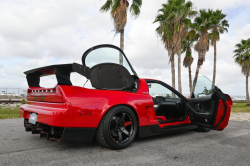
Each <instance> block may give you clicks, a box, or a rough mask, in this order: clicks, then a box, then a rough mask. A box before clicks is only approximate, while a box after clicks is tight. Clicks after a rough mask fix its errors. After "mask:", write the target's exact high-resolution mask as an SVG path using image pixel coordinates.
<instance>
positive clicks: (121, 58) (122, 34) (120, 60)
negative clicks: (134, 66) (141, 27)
mask: <svg viewBox="0 0 250 166" xmlns="http://www.w3.org/2000/svg"><path fill="white" fill-rule="evenodd" d="M120 35H121V36H120V48H121V50H122V51H124V29H123V30H121V32H120ZM119 62H120V65H123V55H122V54H121V53H120V58H119Z"/></svg>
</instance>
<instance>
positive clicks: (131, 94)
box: [20, 45, 232, 149]
mask: <svg viewBox="0 0 250 166" xmlns="http://www.w3.org/2000/svg"><path fill="white" fill-rule="evenodd" d="M72 72H76V73H78V74H80V75H81V76H84V77H86V79H87V80H89V81H90V83H91V85H92V88H86V87H79V86H74V85H72V83H71V80H70V74H71V73H72ZM24 73H25V74H26V78H27V82H28V85H29V89H28V94H27V103H26V104H25V105H23V106H21V107H20V116H22V117H23V118H24V127H25V130H26V131H31V132H32V134H40V137H43V136H46V137H47V140H57V141H60V140H72V141H92V140H93V139H96V140H97V141H98V142H99V143H100V144H101V145H102V146H105V147H108V148H112V149H122V148H126V147H127V146H129V145H130V144H131V142H132V141H133V140H134V139H135V137H136V135H138V136H139V137H147V136H152V135H158V134H163V133H169V132H174V131H181V130H188V129H194V128H197V127H198V129H199V130H202V131H209V130H210V129H214V130H219V131H221V130H223V129H224V128H225V127H226V126H227V125H228V121H229V116H230V112H231V106H232V100H231V98H230V96H229V95H226V94H224V93H222V92H221V90H220V89H218V88H217V87H216V86H215V87H214V88H213V91H211V93H212V94H210V95H204V94H202V95H201V94H199V95H198V94H197V93H196V94H195V95H197V96H198V97H196V98H195V97H194V96H193V98H191V99H189V100H188V99H187V98H185V97H184V96H183V95H182V94H180V93H179V92H178V91H176V90H175V89H173V88H172V87H171V86H169V85H168V84H166V83H164V82H162V81H158V80H154V79H143V78H139V77H138V75H137V74H136V72H135V70H134V68H133V67H132V65H131V64H130V62H129V61H128V59H127V57H126V56H125V54H124V53H123V51H122V50H121V49H120V48H118V47H116V46H113V45H99V46H95V47H92V48H90V49H89V50H87V51H86V52H85V53H84V54H83V56H82V65H81V64H77V63H73V64H63V65H52V66H47V67H41V68H37V69H33V70H29V71H26V72H24ZM52 74H54V75H55V76H56V79H57V85H56V86H55V87H53V88H43V87H40V77H43V76H47V75H52ZM79 77H80V76H79ZM199 80H201V81H200V82H201V84H199V83H197V85H199V86H200V87H201V88H202V89H204V87H205V90H206V91H209V89H211V87H212V84H210V85H209V86H207V85H205V84H207V81H206V80H205V81H204V80H203V79H199ZM199 80H198V81H199ZM199 86H196V89H199V88H200V87H199ZM207 88H208V89H207ZM199 96H201V97H199Z"/></svg>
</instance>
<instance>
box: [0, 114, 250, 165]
mask: <svg viewBox="0 0 250 166" xmlns="http://www.w3.org/2000/svg"><path fill="white" fill-rule="evenodd" d="M0 165H1V166H2V165H4V166H5V165H19V166H20V165H32V166H35V165H53V166H55V165H72V166H74V165H90V166H95V165H98V166H103V165H107V166H109V165H119V166H121V165H126V166H127V165H143V166H145V165H157V166H158V165H159V166H161V165H171V166H172V165H178V166H180V165H185V166H186V165H192V166H193V165H199V166H201V165H216V166H217V165H232V166H235V165H237V166H240V165H242V166H248V165H249V166H250V122H239V121H230V122H229V126H228V127H227V128H226V129H225V130H224V131H210V132H208V133H201V132H197V131H185V132H178V133H173V134H165V135H161V136H154V137H149V138H144V139H137V140H135V141H134V142H133V143H132V145H131V146H130V147H128V148H126V149H124V150H118V151H114V150H110V149H106V148H103V147H101V146H99V145H98V144H97V143H95V142H93V143H77V142H56V141H51V142H47V141H46V139H45V138H39V135H32V134H31V133H28V132H25V131H24V127H23V119H8V120H0Z"/></svg>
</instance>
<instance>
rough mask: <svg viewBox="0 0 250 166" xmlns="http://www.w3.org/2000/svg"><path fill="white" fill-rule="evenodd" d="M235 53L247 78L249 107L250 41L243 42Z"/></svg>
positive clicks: (236, 60) (249, 103) (235, 58)
mask: <svg viewBox="0 0 250 166" xmlns="http://www.w3.org/2000/svg"><path fill="white" fill-rule="evenodd" d="M234 53H235V55H234V60H235V62H236V63H237V64H239V65H240V66H241V72H242V74H244V75H245V76H246V101H247V105H250V100H249V90H248V77H249V74H250V39H247V40H241V43H239V44H236V50H234Z"/></svg>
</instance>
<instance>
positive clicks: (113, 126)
mask: <svg viewBox="0 0 250 166" xmlns="http://www.w3.org/2000/svg"><path fill="white" fill-rule="evenodd" d="M109 124H110V125H109V126H110V128H109V133H110V136H111V138H112V139H113V141H114V142H116V143H118V144H123V143H125V142H126V141H128V140H129V139H130V137H131V136H132V135H133V132H134V123H133V119H132V117H131V115H130V114H129V113H128V112H127V111H126V110H124V109H120V110H119V111H118V112H116V113H115V114H114V115H113V117H112V118H111V119H110V122H109Z"/></svg>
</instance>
